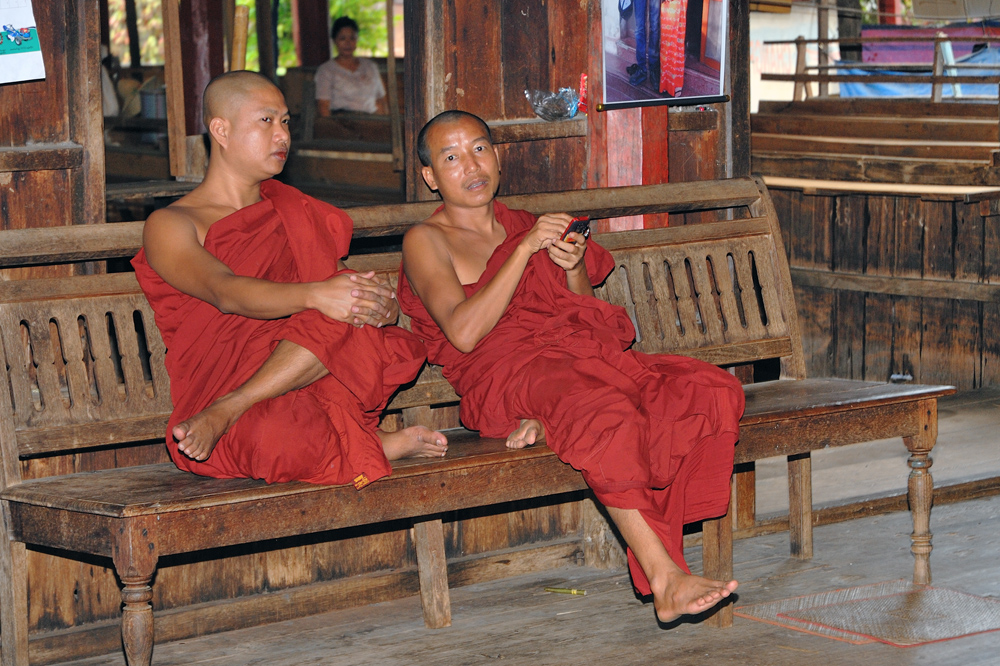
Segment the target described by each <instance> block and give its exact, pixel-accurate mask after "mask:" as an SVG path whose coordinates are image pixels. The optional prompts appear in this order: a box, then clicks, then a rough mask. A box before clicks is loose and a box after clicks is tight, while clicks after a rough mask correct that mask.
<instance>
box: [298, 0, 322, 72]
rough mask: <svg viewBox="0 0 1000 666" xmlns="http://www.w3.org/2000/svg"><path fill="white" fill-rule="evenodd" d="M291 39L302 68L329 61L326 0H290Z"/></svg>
mask: <svg viewBox="0 0 1000 666" xmlns="http://www.w3.org/2000/svg"><path fill="white" fill-rule="evenodd" d="M292 38H293V39H294V40H295V53H296V55H298V57H299V64H300V65H302V66H303V67H315V66H317V65H322V64H323V63H324V62H326V61H327V60H329V59H330V3H329V2H328V0H292Z"/></svg>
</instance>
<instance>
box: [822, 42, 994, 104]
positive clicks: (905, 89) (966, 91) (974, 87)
mask: <svg viewBox="0 0 1000 666" xmlns="http://www.w3.org/2000/svg"><path fill="white" fill-rule="evenodd" d="M957 62H959V63H965V64H970V65H997V64H1000V49H995V48H987V49H983V50H981V51H978V52H976V53H973V54H972V55H969V56H967V57H965V58H961V59H959V60H958V61H957ZM837 64H838V65H841V64H843V65H847V66H846V67H844V68H843V69H840V68H838V69H836V70H834V71H835V72H836V73H837V74H862V75H870V74H876V73H877V74H894V75H905V74H920V73H922V72H914V71H906V72H900V71H887V70H878V71H877V72H874V71H872V70H868V69H853V68H851V67H850V65H851V64H853V63H850V62H846V61H840V62H838V63H837ZM930 71H931V67H930V66H928V67H927V70H926V73H930ZM953 72H954V73H956V74H958V75H959V76H994V75H997V74H1000V69H989V68H987V69H971V68H970V69H966V68H961V69H956V70H953ZM945 73H948V70H947V65H946V66H945ZM959 88H960V90H961V94H960V95H959V99H961V98H962V97H996V96H997V84H995V83H989V84H979V83H976V84H972V83H962V84H960V85H959ZM941 94H942V95H943V96H944V97H955V92H954V91H953V90H952V87H951V85H950V84H946V85H944V86H942V92H941ZM840 96H841V97H923V98H929V97H930V96H931V84H929V83H841V84H840Z"/></svg>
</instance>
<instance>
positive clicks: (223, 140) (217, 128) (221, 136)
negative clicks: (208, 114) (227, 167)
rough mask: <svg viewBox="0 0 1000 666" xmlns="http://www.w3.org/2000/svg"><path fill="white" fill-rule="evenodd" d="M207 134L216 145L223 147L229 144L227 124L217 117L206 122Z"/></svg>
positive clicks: (223, 119) (224, 120)
mask: <svg viewBox="0 0 1000 666" xmlns="http://www.w3.org/2000/svg"><path fill="white" fill-rule="evenodd" d="M208 133H209V134H210V135H211V136H212V138H213V139H215V141H216V143H218V144H219V145H220V146H222V147H225V146H226V144H227V143H228V142H229V122H228V121H227V120H226V119H225V118H220V117H219V116H216V117H215V118H212V119H211V120H210V121H208Z"/></svg>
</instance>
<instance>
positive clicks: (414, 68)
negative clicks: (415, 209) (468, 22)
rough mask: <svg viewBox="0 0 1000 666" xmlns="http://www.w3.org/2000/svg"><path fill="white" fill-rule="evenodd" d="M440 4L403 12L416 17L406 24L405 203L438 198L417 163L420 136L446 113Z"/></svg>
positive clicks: (410, 1) (407, 6) (419, 2)
mask: <svg viewBox="0 0 1000 666" xmlns="http://www.w3.org/2000/svg"><path fill="white" fill-rule="evenodd" d="M442 5H443V3H442V2H441V1H440V0H404V3H403V12H404V14H405V15H406V16H410V17H416V18H415V20H408V21H406V22H405V23H404V30H405V31H406V58H405V59H404V60H403V67H404V70H403V87H404V92H403V95H404V106H405V107H406V140H407V142H408V144H407V150H406V169H405V172H404V173H405V174H406V200H407V201H429V200H432V199H436V198H437V195H436V194H434V193H433V192H431V191H430V190H428V189H427V188H426V187H425V186H424V182H423V180H422V179H421V178H420V175H419V174H420V162H419V160H418V159H417V133H418V132H419V131H420V128H421V127H423V126H424V123H426V122H427V121H428V120H430V119H431V118H433V117H434V116H436V115H437V114H438V113H441V112H442V111H444V110H445V96H444V92H445V86H446V85H447V83H446V81H445V64H444V58H445V34H444V8H443V7H442Z"/></svg>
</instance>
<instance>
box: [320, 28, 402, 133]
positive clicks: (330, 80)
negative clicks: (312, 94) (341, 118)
mask: <svg viewBox="0 0 1000 666" xmlns="http://www.w3.org/2000/svg"><path fill="white" fill-rule="evenodd" d="M330 35H331V36H332V37H333V43H334V46H336V48H337V56H336V57H335V58H332V59H331V60H328V61H327V62H325V63H323V64H322V65H320V66H319V68H318V69H317V70H316V79H315V81H316V110H317V112H318V113H319V115H321V116H329V115H330V113H331V112H333V111H361V112H363V113H385V112H386V108H385V86H384V85H383V84H382V76H381V75H380V74H379V72H378V67H376V66H375V63H374V62H372V61H371V60H369V59H368V58H356V57H354V50H355V49H356V48H357V46H358V24H357V22H356V21H355V20H354V19H351V18H348V17H346V16H341V17H340V18H338V19H337V20H336V21H334V22H333V29H332V30H330Z"/></svg>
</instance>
